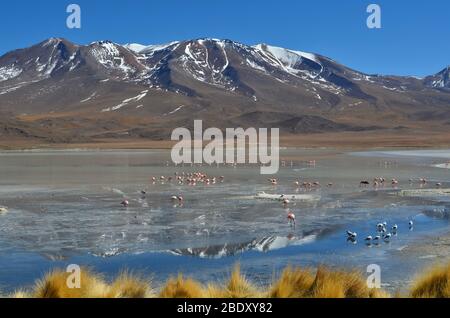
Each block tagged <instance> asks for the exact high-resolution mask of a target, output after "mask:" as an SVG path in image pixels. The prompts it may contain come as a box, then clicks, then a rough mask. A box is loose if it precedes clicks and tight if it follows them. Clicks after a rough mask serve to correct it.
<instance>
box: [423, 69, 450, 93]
mask: <svg viewBox="0 0 450 318" xmlns="http://www.w3.org/2000/svg"><path fill="white" fill-rule="evenodd" d="M425 85H427V86H428V87H434V88H450V66H447V67H446V68H445V69H443V70H442V71H440V72H439V73H437V74H436V75H433V76H429V77H427V78H425Z"/></svg>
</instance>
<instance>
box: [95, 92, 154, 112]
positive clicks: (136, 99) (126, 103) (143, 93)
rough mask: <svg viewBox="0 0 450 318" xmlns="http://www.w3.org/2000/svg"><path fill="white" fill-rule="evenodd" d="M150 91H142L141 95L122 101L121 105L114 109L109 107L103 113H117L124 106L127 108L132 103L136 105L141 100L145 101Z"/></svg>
mask: <svg viewBox="0 0 450 318" xmlns="http://www.w3.org/2000/svg"><path fill="white" fill-rule="evenodd" d="M147 93H148V90H145V91H142V92H141V93H140V94H139V95H137V96H134V97H131V98H128V99H125V100H124V101H122V102H121V103H120V104H119V105H117V106H114V107H108V108H105V109H103V110H102V112H103V113H105V112H110V111H116V110H119V109H121V108H122V107H124V106H127V105H128V104H130V103H135V102H138V101H140V100H141V99H143V98H144V97H145V96H147Z"/></svg>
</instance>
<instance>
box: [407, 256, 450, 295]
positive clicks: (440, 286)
mask: <svg viewBox="0 0 450 318" xmlns="http://www.w3.org/2000/svg"><path fill="white" fill-rule="evenodd" d="M410 296H411V297H413V298H450V263H449V264H447V265H445V266H435V267H434V268H432V269H430V270H429V271H427V272H425V274H423V275H421V276H419V277H418V278H417V279H416V281H415V283H414V284H413V286H412V289H411V294H410Z"/></svg>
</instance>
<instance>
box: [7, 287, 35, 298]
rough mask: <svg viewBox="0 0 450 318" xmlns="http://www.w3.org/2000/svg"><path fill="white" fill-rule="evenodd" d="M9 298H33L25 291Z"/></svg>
mask: <svg viewBox="0 0 450 318" xmlns="http://www.w3.org/2000/svg"><path fill="white" fill-rule="evenodd" d="M8 298H31V295H30V294H29V293H28V292H27V291H25V290H22V289H20V290H16V291H15V292H13V293H12V294H11V295H9V296H8Z"/></svg>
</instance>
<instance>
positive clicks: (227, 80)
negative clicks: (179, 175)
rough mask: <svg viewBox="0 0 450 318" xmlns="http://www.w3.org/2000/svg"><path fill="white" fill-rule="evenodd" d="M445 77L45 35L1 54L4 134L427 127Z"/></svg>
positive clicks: (437, 118)
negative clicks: (201, 127) (197, 127)
mask: <svg viewBox="0 0 450 318" xmlns="http://www.w3.org/2000/svg"><path fill="white" fill-rule="evenodd" d="M449 73H450V71H449V68H448V67H447V68H445V69H444V70H442V71H441V72H439V73H437V74H435V75H431V76H428V77H426V78H424V79H418V78H414V77H401V76H379V75H369V74H364V73H362V72H358V71H356V70H352V69H350V68H348V67H346V66H344V65H342V64H339V63H338V62H336V61H333V60H332V59H330V58H327V57H324V56H321V55H318V54H312V53H305V52H300V51H293V50H289V49H284V48H278V47H274V46H270V45H266V44H259V45H255V46H248V45H244V44H241V43H237V42H233V41H230V40H218V39H196V40H188V41H181V42H172V43H168V44H165V45H150V46H145V45H139V44H127V45H119V44H116V43H113V42H110V41H101V42H94V43H91V44H89V45H77V44H74V43H71V42H69V41H67V40H64V39H57V38H52V39H49V40H46V41H44V42H42V43H39V44H37V45H34V46H32V47H30V48H26V49H20V50H16V51H13V52H10V53H7V54H5V55H4V56H2V57H0V138H1V137H2V136H3V137H5V136H11V135H15V136H18V137H24V138H41V139H45V140H48V141H54V142H73V141H90V140H95V139H96V138H132V137H139V138H150V139H169V138H170V133H171V131H172V129H174V128H176V127H181V126H185V127H191V126H192V125H193V120H194V119H203V120H204V121H205V122H206V123H205V125H209V126H214V127H219V128H226V127H238V126H243V127H250V126H251V127H268V128H270V127H279V128H281V130H282V132H283V133H284V134H299V133H320V132H340V131H372V130H373V131H378V130H383V129H399V128H402V129H403V128H405V129H408V128H411V129H434V128H436V127H442V126H443V125H444V126H445V125H449V117H450V116H449V115H450V77H449Z"/></svg>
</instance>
